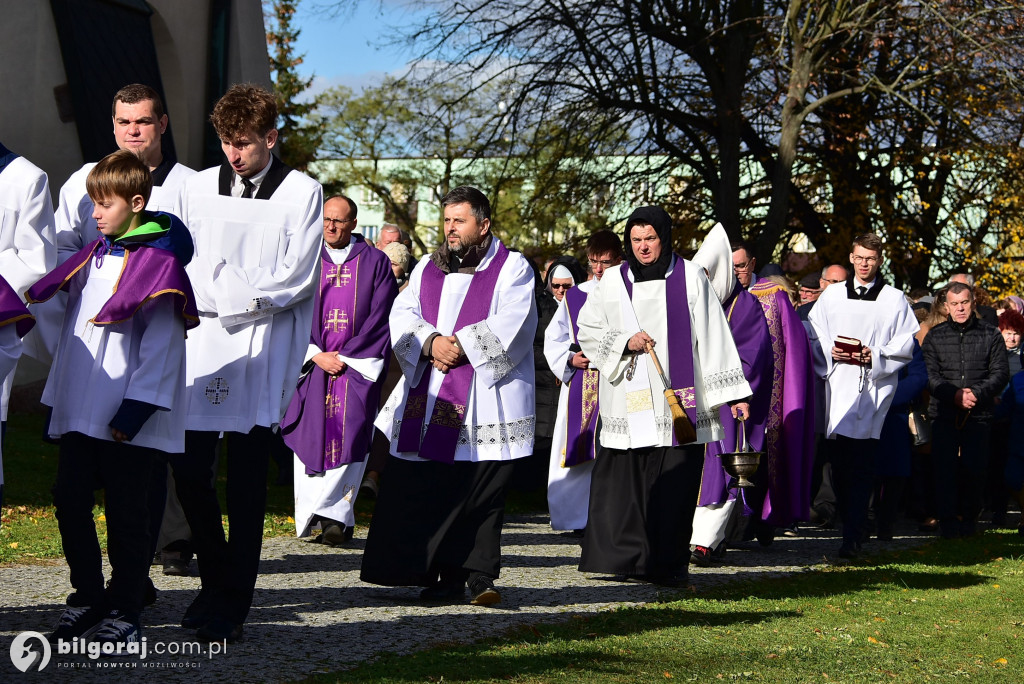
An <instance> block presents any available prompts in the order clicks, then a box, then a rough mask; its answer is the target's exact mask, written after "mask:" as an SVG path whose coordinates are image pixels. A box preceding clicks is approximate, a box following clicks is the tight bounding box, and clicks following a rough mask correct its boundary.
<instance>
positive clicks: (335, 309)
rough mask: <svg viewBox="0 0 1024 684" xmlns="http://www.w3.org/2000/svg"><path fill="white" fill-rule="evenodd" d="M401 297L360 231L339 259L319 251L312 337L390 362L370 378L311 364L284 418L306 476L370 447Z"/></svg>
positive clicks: (331, 347)
mask: <svg viewBox="0 0 1024 684" xmlns="http://www.w3.org/2000/svg"><path fill="white" fill-rule="evenodd" d="M396 296H398V286H397V284H396V283H395V277H394V275H393V274H392V271H391V261H390V260H389V259H388V258H387V256H386V255H385V254H384V253H383V252H381V251H379V250H376V249H373V248H371V247H370V246H369V245H367V243H366V241H365V240H363V239H362V237H361V236H359V235H353V236H352V248H351V249H350V250H349V253H348V255H347V257H346V259H345V262H344V263H341V264H335V263H334V262H333V261H331V258H330V256H328V252H327V248H326V247H322V248H321V250H320V280H319V287H318V288H317V290H316V294H315V295H314V308H313V311H314V316H313V329H312V332H311V334H310V342H311V343H312V344H314V345H316V346H317V347H318V348H319V349H322V350H323V351H331V352H336V353H339V354H341V355H343V356H347V357H349V358H356V359H384V368H383V369H382V370H381V373H380V375H379V376H378V377H377V380H376V381H374V382H370V381H369V380H367V379H366V378H364V377H363V376H362V375H361V374H360V373H359V372H358V371H356V370H354V369H352V368H349V367H346V368H345V369H344V370H343V371H342V372H341V373H339V374H338V375H333V376H331V375H328V374H327V373H326V372H325V371H324V370H323V369H322V368H320V367H319V366H317V365H316V364H314V363H313V362H312V361H310V362H309V364H310V365H311V366H312V367H311V368H310V370H309V372H308V373H306V374H305V375H304V376H303V377H302V379H301V380H300V381H299V385H298V387H297V388H296V390H295V394H294V395H292V400H291V402H290V403H289V404H288V409H287V410H286V411H285V414H284V418H282V419H281V435H282V436H283V437H284V442H285V444H287V445H288V447H289V448H290V449H291V450H292V451H294V452H295V455H296V456H298V458H299V460H300V461H302V463H303V465H305V466H306V474H307V475H313V474H316V473H322V472H324V471H325V470H331V469H333V468H338V467H340V466H343V465H347V464H349V463H355V462H358V461H362V460H364V459H365V458H366V454H367V452H368V451H369V450H370V442H371V440H372V439H373V419H374V417H375V415H376V412H377V405H378V403H379V400H380V391H381V387H382V386H383V384H384V379H385V378H386V377H387V365H388V362H389V361H390V358H391V337H390V334H389V332H388V317H389V316H390V315H391V306H392V304H394V301H395V297H396Z"/></svg>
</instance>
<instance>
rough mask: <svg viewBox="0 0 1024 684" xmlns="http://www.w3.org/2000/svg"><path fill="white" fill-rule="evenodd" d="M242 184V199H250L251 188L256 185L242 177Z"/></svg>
mask: <svg viewBox="0 0 1024 684" xmlns="http://www.w3.org/2000/svg"><path fill="white" fill-rule="evenodd" d="M242 185H243V186H245V189H244V190H242V199H252V191H253V188H255V187H256V184H255V183H253V182H252V181H251V180H249V179H248V178H243V179H242Z"/></svg>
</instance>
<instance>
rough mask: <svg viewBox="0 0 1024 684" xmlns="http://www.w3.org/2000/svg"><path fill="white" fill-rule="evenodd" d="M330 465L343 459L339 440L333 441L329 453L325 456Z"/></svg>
mask: <svg viewBox="0 0 1024 684" xmlns="http://www.w3.org/2000/svg"><path fill="white" fill-rule="evenodd" d="M324 457H325V458H326V459H327V462H328V463H334V462H336V461H337V460H338V459H340V458H341V448H340V447H339V446H338V440H336V439H332V440H331V444H330V446H328V447H327V452H326V453H325V454H324Z"/></svg>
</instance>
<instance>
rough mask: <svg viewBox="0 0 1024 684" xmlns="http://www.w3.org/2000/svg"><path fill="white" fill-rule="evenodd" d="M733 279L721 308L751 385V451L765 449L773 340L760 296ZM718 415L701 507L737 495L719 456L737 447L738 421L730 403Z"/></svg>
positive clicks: (707, 457)
mask: <svg viewBox="0 0 1024 684" xmlns="http://www.w3.org/2000/svg"><path fill="white" fill-rule="evenodd" d="M734 282H735V287H734V288H733V291H732V295H730V297H729V298H728V299H727V300H725V302H724V303H723V304H722V308H723V309H724V310H725V317H726V319H728V321H729V329H730V330H731V331H732V337H733V340H734V341H735V342H736V349H737V351H739V354H740V361H741V362H742V364H743V376H744V377H745V378H746V379H747V382H748V383H749V384H750V391H751V398H750V417H749V418H748V419H747V420H746V423H745V428H746V431H747V444H748V445H749V446H750V449H751V450H752V451H762V450H763V449H764V433H765V425H766V424H767V422H768V408H769V405H770V403H771V392H772V379H773V377H774V375H773V374H774V370H775V367H774V365H773V362H772V358H773V357H772V341H771V337H770V336H769V333H768V325H767V323H766V322H765V318H764V311H763V310H762V309H761V304H760V302H758V300H757V297H755V296H754V295H752V294H750V293H749V292H747V291H746V290H745V289H744V288H743V287H742V286H741V285H740V284H739V281H734ZM719 417H720V418H721V420H722V431H723V433H724V437H723V438H722V439H721V440H720V441H717V442H709V443H708V444H707V447H706V449H705V451H704V474H703V475H702V476H701V484H700V498H699V499H698V501H697V505H699V506H707V505H709V504H721V503H724V502H726V501H728V500H729V499H731V498H735V491H733V492H732V493H730V491H729V490H728V484H729V476H728V475H726V473H725V470H723V469H722V460H721V459H720V458H719V456H720V455H721V454H723V453H728V452H731V451H735V450H736V437H737V435H738V434H739V433H738V432H737V428H738V427H739V423H738V422H737V421H736V419H735V418H733V417H732V410H731V409H730V408H729V407H728V406H722V407H719Z"/></svg>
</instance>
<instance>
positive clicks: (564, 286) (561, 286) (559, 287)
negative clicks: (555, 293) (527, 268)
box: [551, 283, 572, 290]
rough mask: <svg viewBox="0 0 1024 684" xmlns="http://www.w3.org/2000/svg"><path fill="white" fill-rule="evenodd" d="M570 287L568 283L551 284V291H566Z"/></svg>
mask: <svg viewBox="0 0 1024 684" xmlns="http://www.w3.org/2000/svg"><path fill="white" fill-rule="evenodd" d="M570 287H572V285H569V284H568V283H551V289H552V290H568V289H569V288H570Z"/></svg>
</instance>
